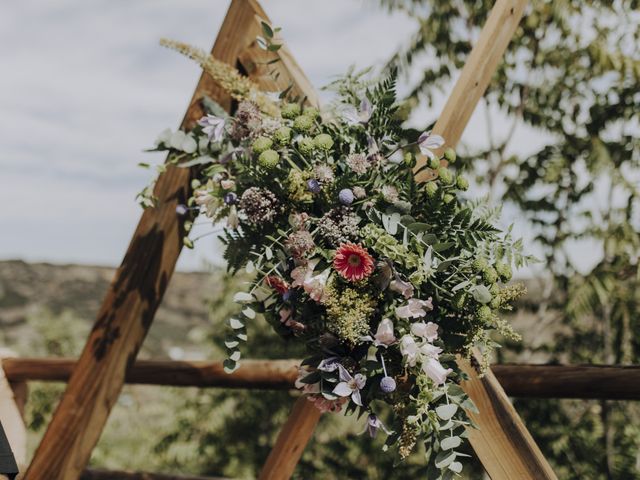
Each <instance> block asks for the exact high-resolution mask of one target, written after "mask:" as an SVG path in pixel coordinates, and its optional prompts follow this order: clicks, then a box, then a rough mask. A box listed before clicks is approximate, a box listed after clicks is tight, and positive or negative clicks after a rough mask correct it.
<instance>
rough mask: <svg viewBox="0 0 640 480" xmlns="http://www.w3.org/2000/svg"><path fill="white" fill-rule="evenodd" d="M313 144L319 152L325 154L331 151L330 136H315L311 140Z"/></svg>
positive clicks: (323, 134)
mask: <svg viewBox="0 0 640 480" xmlns="http://www.w3.org/2000/svg"><path fill="white" fill-rule="evenodd" d="M313 143H314V144H315V146H316V147H318V148H319V149H320V150H324V151H325V152H328V151H329V150H331V147H333V139H332V138H331V135H327V134H326V133H321V134H320V135H316V136H315V138H314V139H313Z"/></svg>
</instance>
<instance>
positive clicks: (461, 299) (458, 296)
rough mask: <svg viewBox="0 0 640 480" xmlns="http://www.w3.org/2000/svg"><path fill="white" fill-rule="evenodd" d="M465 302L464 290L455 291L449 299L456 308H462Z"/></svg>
mask: <svg viewBox="0 0 640 480" xmlns="http://www.w3.org/2000/svg"><path fill="white" fill-rule="evenodd" d="M466 302H467V295H466V294H465V293H464V292H456V293H455V295H454V296H453V299H452V300H451V305H452V306H453V308H454V309H456V310H462V309H463V308H464V305H465V303H466Z"/></svg>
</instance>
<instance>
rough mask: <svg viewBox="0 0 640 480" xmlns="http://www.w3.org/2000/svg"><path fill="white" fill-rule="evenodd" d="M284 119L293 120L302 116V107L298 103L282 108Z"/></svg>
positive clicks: (288, 104)
mask: <svg viewBox="0 0 640 480" xmlns="http://www.w3.org/2000/svg"><path fill="white" fill-rule="evenodd" d="M280 114H281V115H282V118H288V119H290V120H293V119H294V118H296V117H297V116H298V115H300V105H298V104H297V103H287V104H285V105H283V106H282V110H281V113H280Z"/></svg>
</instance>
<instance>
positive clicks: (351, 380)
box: [333, 365, 367, 406]
mask: <svg viewBox="0 0 640 480" xmlns="http://www.w3.org/2000/svg"><path fill="white" fill-rule="evenodd" d="M338 369H339V371H340V380H341V382H340V383H338V384H337V385H336V387H335V388H334V389H333V393H335V394H336V395H338V396H340V397H349V396H350V397H351V400H353V403H355V404H356V405H359V406H362V397H361V396H360V390H362V389H363V388H364V386H365V384H366V383H367V377H365V376H364V375H362V374H361V373H356V374H355V375H354V376H351V374H350V373H349V372H347V370H346V369H345V368H344V367H343V366H342V365H339V366H338Z"/></svg>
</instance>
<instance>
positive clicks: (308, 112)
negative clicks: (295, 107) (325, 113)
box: [302, 107, 320, 120]
mask: <svg viewBox="0 0 640 480" xmlns="http://www.w3.org/2000/svg"><path fill="white" fill-rule="evenodd" d="M302 114H303V115H305V116H307V117H310V118H311V119H312V120H315V119H316V118H318V117H319V116H320V110H318V109H317V108H316V107H305V109H304V112H303V113H302Z"/></svg>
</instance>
